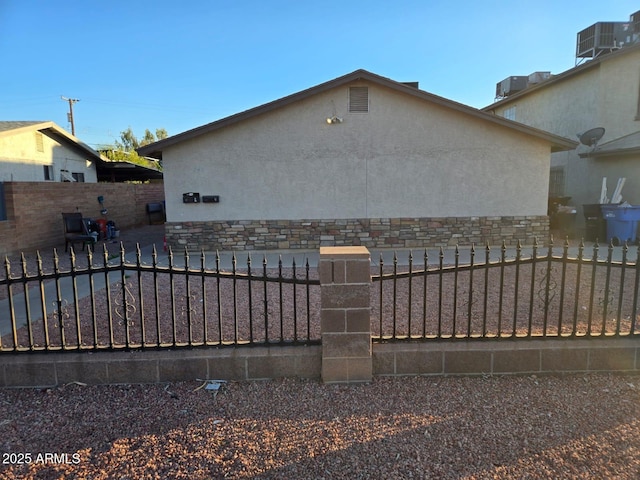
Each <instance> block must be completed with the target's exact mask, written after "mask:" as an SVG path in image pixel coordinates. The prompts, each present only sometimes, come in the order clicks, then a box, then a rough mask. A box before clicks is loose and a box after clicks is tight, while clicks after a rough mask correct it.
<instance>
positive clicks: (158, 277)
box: [0, 248, 320, 352]
mask: <svg viewBox="0 0 640 480" xmlns="http://www.w3.org/2000/svg"><path fill="white" fill-rule="evenodd" d="M98 257H99V256H98V255H96V257H95V258H94V256H93V254H92V252H90V251H89V252H87V258H86V266H84V267H79V266H78V260H79V258H76V256H75V254H74V252H73V251H71V253H70V256H69V259H68V260H69V267H68V268H66V269H65V268H61V267H60V263H61V258H60V257H59V256H58V254H57V252H55V251H54V253H53V259H52V268H50V269H45V268H44V267H43V261H42V258H41V257H40V255H39V254H38V255H37V257H36V260H35V264H36V266H35V270H36V271H35V272H32V273H30V272H29V268H30V266H29V265H28V264H27V263H28V262H27V261H26V260H25V256H24V255H22V256H21V260H20V268H19V270H20V271H19V272H18V273H17V274H14V273H13V269H12V266H11V264H10V262H9V260H8V258H7V259H5V262H4V273H5V275H4V278H1V277H0V352H16V351H60V350H71V351H77V350H116V349H134V348H136V349H137V348H173V347H199V346H220V347H222V346H238V345H249V346H254V345H289V344H299V345H309V344H318V343H319V342H320V331H319V323H320V322H319V320H318V319H317V318H315V317H316V316H318V315H319V309H318V308H316V306H315V305H314V304H318V303H319V288H318V286H319V281H318V279H317V276H316V277H315V278H312V276H313V275H315V271H314V272H311V271H310V268H309V263H308V261H307V262H306V264H305V265H303V266H302V267H300V266H298V265H296V263H295V260H294V261H293V263H292V265H291V266H284V265H283V264H282V259H280V260H279V262H278V265H277V266H276V265H274V266H271V265H267V260H266V257H263V259H262V263H261V266H260V268H259V269H256V268H254V266H253V263H252V259H251V257H250V256H247V260H246V264H244V265H242V266H238V260H237V258H236V256H235V255H233V257H232V261H231V268H230V269H229V268H227V269H226V270H225V269H223V268H221V259H220V256H219V255H217V254H216V255H215V258H214V264H213V265H212V266H207V260H208V259H207V258H206V256H205V254H204V252H203V253H201V255H200V258H199V266H193V265H191V259H190V257H189V253H188V252H187V251H185V252H184V255H183V258H182V259H180V260H179V262H176V258H175V257H174V255H173V253H172V252H171V251H169V254H168V258H167V260H168V265H160V264H159V262H158V255H157V252H156V250H155V248H154V250H153V254H152V260H151V262H150V263H148V264H145V263H144V262H143V261H142V257H141V253H140V249H139V248H138V249H137V251H136V256H135V260H134V261H127V260H126V259H125V251H124V248H121V249H120V254H119V257H117V256H116V258H112V257H110V256H109V254H108V252H107V249H106V248H104V250H103V252H102V259H101V260H100V259H98ZM95 260H98V261H97V262H96V261H95ZM177 263H180V265H178V264H177ZM256 270H258V271H256Z"/></svg>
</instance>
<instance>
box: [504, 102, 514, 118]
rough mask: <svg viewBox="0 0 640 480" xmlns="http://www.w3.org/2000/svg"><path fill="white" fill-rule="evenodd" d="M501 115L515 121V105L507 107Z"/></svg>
mask: <svg viewBox="0 0 640 480" xmlns="http://www.w3.org/2000/svg"><path fill="white" fill-rule="evenodd" d="M503 116H504V118H506V119H507V120H513V121H515V119H516V106H515V105H514V106H512V107H509V108H507V109H506V110H505V111H504V114H503Z"/></svg>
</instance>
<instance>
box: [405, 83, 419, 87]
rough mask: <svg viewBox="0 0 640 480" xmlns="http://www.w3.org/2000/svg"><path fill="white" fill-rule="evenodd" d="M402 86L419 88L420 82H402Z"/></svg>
mask: <svg viewBox="0 0 640 480" xmlns="http://www.w3.org/2000/svg"><path fill="white" fill-rule="evenodd" d="M402 84H403V85H406V86H407V87H412V88H420V82H402Z"/></svg>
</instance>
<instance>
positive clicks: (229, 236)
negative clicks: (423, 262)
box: [165, 215, 549, 251]
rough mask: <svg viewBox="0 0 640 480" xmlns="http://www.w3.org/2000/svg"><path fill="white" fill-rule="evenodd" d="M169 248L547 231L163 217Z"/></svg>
mask: <svg viewBox="0 0 640 480" xmlns="http://www.w3.org/2000/svg"><path fill="white" fill-rule="evenodd" d="M165 228H166V238H167V243H168V244H169V245H170V246H171V247H172V248H173V249H184V248H185V247H186V248H187V249H189V250H200V249H203V250H205V251H213V250H277V249H317V248H319V247H320V246H342V245H346V246H353V245H363V246H366V247H370V248H383V247H391V248H421V247H441V246H442V247H448V246H453V245H456V244H460V245H465V244H467V245H468V244H472V243H473V244H477V245H484V244H489V245H499V244H502V242H503V241H505V243H506V244H507V245H515V244H516V243H517V242H518V241H520V242H521V243H522V244H531V243H533V240H534V238H537V239H539V240H545V239H546V238H547V237H548V235H549V218H548V217H547V216H544V215H535V216H503V217H443V218H366V219H339V220H226V221H210V222H206V221H197V222H181V223H178V222H167V223H166V224H165Z"/></svg>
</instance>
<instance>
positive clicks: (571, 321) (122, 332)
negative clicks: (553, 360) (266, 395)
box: [0, 242, 640, 352]
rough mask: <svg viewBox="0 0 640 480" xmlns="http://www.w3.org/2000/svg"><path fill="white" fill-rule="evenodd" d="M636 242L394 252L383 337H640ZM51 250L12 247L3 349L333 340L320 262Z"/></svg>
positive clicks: (1, 316) (383, 281) (0, 315)
mask: <svg viewBox="0 0 640 480" xmlns="http://www.w3.org/2000/svg"><path fill="white" fill-rule="evenodd" d="M554 249H555V251H554ZM558 250H559V252H558ZM629 252H630V250H629V248H628V247H627V246H626V245H625V246H623V247H614V246H613V245H608V246H607V247H605V248H602V249H601V248H600V247H599V246H598V245H597V244H596V245H594V246H593V249H592V250H591V251H590V252H588V251H587V249H586V248H585V246H584V245H583V244H580V245H579V246H577V247H575V248H571V249H570V246H569V244H568V243H567V242H565V243H564V244H563V245H562V246H560V247H554V245H553V244H551V243H550V244H549V245H548V246H547V247H546V248H544V247H543V248H540V247H539V246H538V245H537V244H534V245H533V247H532V249H531V250H529V249H527V250H526V253H525V249H523V247H521V246H520V245H518V246H517V248H516V249H515V250H514V251H508V250H507V248H506V247H505V246H504V244H503V245H502V247H501V248H500V252H499V256H498V258H492V255H494V254H493V252H492V251H491V249H490V248H489V247H485V248H484V249H483V250H481V251H480V253H478V252H477V251H476V249H475V248H474V247H471V248H470V249H469V250H468V251H464V252H463V251H461V250H460V249H458V248H456V249H455V252H454V254H453V256H452V258H449V257H448V256H447V258H445V252H444V250H443V249H440V251H439V253H438V254H437V255H436V257H437V258H435V259H434V258H429V255H428V254H427V251H424V253H423V254H422V255H421V258H420V259H419V260H417V261H414V257H413V255H412V254H409V257H408V262H407V268H406V269H405V268H404V267H399V265H398V263H399V262H398V257H397V256H396V255H394V258H393V260H392V262H391V263H390V264H385V263H384V261H383V257H382V256H381V257H380V260H379V266H378V267H377V268H375V269H374V270H375V273H374V274H373V275H372V280H373V286H372V289H371V323H372V337H373V341H374V342H384V341H404V340H430V341H439V340H445V341H446V340H454V339H483V340H484V339H498V340H499V339H514V338H515V339H531V338H604V337H606V338H608V337H611V336H627V337H629V336H637V335H639V334H640V330H639V328H638V325H637V323H638V322H637V320H638V293H639V288H640V263H639V262H638V258H639V257H640V247H639V248H638V250H637V251H636V252H635V254H636V255H635V260H634V261H630V259H629ZM461 253H464V257H466V258H468V260H467V259H465V261H464V262H462V261H461ZM603 254H605V255H603ZM494 256H495V255H494ZM601 257H602V258H601ZM226 260H228V258H227V259H226ZM211 261H212V265H208V262H211ZM51 262H52V263H51V265H50V266H49V267H47V268H45V267H44V266H43V263H44V262H43V260H42V258H41V257H40V256H39V255H38V256H37V257H36V258H35V259H34V260H33V261H32V262H31V263H30V262H28V261H27V260H26V259H25V257H24V255H23V256H22V257H21V259H20V261H19V262H18V263H19V265H18V268H14V266H12V265H11V264H10V262H9V260H8V259H5V262H4V278H2V277H0V352H16V351H20V352H22V351H25V352H29V351H33V352H39V351H60V350H68V351H78V350H82V351H84V350H89V351H91V350H117V349H137V348H175V347H199V346H216V347H224V346H254V345H311V344H319V343H320V338H321V332H320V318H319V317H320V288H319V284H320V282H319V280H318V274H317V270H316V269H315V268H313V269H312V268H310V266H309V262H308V261H307V262H306V263H305V264H304V265H303V266H299V265H296V263H295V260H294V261H293V262H292V264H291V266H284V265H283V263H282V259H279V261H278V263H277V265H269V264H267V259H266V257H263V258H262V261H260V262H258V263H259V265H258V266H256V265H255V262H254V261H253V260H252V258H251V256H249V255H248V256H247V258H246V262H242V265H240V266H239V262H238V259H237V258H236V256H235V255H233V256H232V257H231V262H230V263H229V262H228V261H227V262H226V263H225V265H226V268H223V267H222V266H221V257H220V256H219V255H217V254H216V255H215V256H214V258H213V259H211V258H207V257H206V256H205V254H204V253H201V254H200V256H199V257H190V256H189V254H188V252H186V251H185V253H184V255H183V256H182V257H181V258H179V259H178V260H177V261H176V257H174V255H173V253H171V251H170V252H169V255H168V256H167V259H166V262H165V263H166V264H161V262H159V260H158V255H157V253H156V251H155V249H154V250H153V253H152V255H151V256H150V257H149V258H146V259H145V260H143V258H142V255H141V253H140V249H139V248H138V249H137V250H136V252H135V259H134V260H131V261H127V260H126V258H125V251H124V249H123V248H121V249H120V251H119V254H118V255H109V253H108V252H107V249H106V248H105V249H103V252H102V254H101V255H95V256H94V255H93V254H92V253H91V252H87V254H86V257H81V256H78V257H76V255H75V254H74V253H73V251H72V252H71V253H70V254H69V256H68V257H65V256H62V257H59V256H58V255H57V253H56V252H55V251H54V254H53V256H52V257H51ZM63 263H64V265H62V264H63ZM416 265H418V267H417V268H416ZM14 270H17V273H15V274H14V273H13V272H14ZM401 270H402V271H401Z"/></svg>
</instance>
